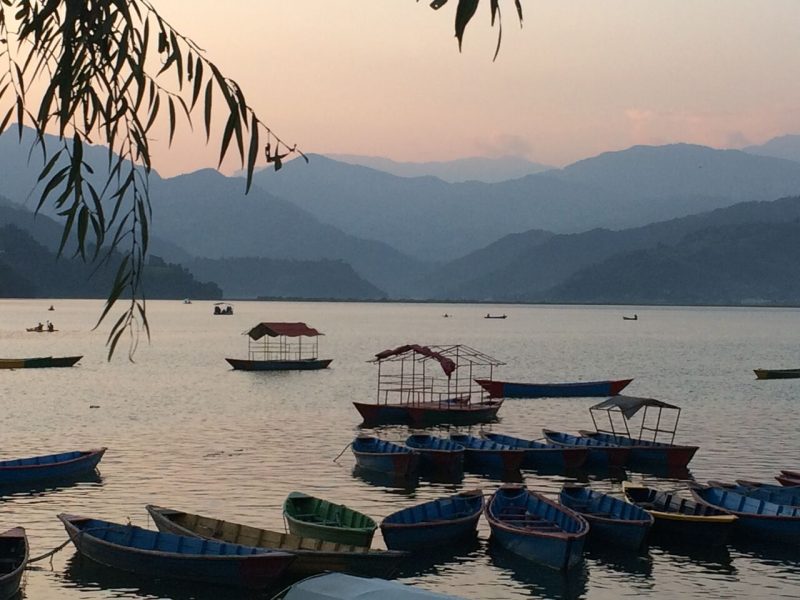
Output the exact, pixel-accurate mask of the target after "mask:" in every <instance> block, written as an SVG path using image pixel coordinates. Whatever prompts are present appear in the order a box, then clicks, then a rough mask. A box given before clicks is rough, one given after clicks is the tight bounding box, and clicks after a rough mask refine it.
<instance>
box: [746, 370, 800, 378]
mask: <svg viewBox="0 0 800 600" xmlns="http://www.w3.org/2000/svg"><path fill="white" fill-rule="evenodd" d="M753 372H754V373H755V374H756V379H800V369H754V370H753Z"/></svg>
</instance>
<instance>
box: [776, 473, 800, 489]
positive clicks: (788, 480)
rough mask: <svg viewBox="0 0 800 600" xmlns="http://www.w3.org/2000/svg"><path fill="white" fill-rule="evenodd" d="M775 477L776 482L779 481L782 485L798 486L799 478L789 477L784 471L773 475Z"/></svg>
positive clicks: (799, 483) (799, 484)
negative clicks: (775, 475)
mask: <svg viewBox="0 0 800 600" xmlns="http://www.w3.org/2000/svg"><path fill="white" fill-rule="evenodd" d="M775 479H777V480H778V483H780V484H781V485H782V486H783V487H788V488H793V487H797V486H800V478H796V477H790V476H788V475H786V473H782V474H781V475H778V476H777V477H775Z"/></svg>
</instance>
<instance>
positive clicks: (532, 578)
mask: <svg viewBox="0 0 800 600" xmlns="http://www.w3.org/2000/svg"><path fill="white" fill-rule="evenodd" d="M489 557H490V559H491V562H492V564H493V565H494V566H496V567H498V568H500V569H502V570H504V571H507V572H508V573H509V574H510V575H511V577H512V578H513V579H514V580H515V581H517V582H519V583H521V584H522V585H523V586H524V587H525V588H526V589H527V590H529V591H530V592H531V594H532V595H535V596H544V597H545V598H557V599H563V600H573V599H577V598H582V597H583V596H584V595H585V594H586V589H587V583H588V580H589V572H588V569H587V566H586V561H581V563H580V564H578V565H577V566H575V567H574V568H572V569H570V570H569V571H567V572H564V571H556V570H555V569H549V568H547V567H544V566H541V565H537V564H536V563H532V562H531V561H529V560H525V559H524V558H522V557H520V556H517V555H516V554H514V553H513V552H509V551H508V550H506V549H505V548H503V547H502V546H500V544H497V543H495V542H494V541H491V540H490V542H489Z"/></svg>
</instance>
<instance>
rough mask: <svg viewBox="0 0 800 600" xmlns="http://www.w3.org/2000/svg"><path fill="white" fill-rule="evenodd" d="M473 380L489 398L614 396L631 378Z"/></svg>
mask: <svg viewBox="0 0 800 600" xmlns="http://www.w3.org/2000/svg"><path fill="white" fill-rule="evenodd" d="M475 381H476V383H478V385H480V386H481V387H482V388H483V389H485V390H486V391H487V392H488V393H489V397H490V398H586V397H594V396H615V395H617V394H619V393H620V392H621V391H622V390H623V389H625V387H626V386H627V385H628V384H629V383H630V382H631V381H633V379H617V380H607V381H585V382H577V383H514V382H510V381H493V380H489V379H476V380H475Z"/></svg>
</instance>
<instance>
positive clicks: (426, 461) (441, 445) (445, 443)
mask: <svg viewBox="0 0 800 600" xmlns="http://www.w3.org/2000/svg"><path fill="white" fill-rule="evenodd" d="M406 446H408V447H409V448H411V449H412V450H413V451H414V452H416V453H417V454H418V455H419V460H420V468H421V469H424V470H428V471H435V472H437V473H443V474H456V473H461V472H462V471H463V470H464V453H465V451H464V447H463V446H461V445H459V444H455V443H452V442H451V441H450V440H447V439H444V438H436V437H434V436H430V435H422V434H419V435H411V436H409V438H408V439H407V440H406Z"/></svg>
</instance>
